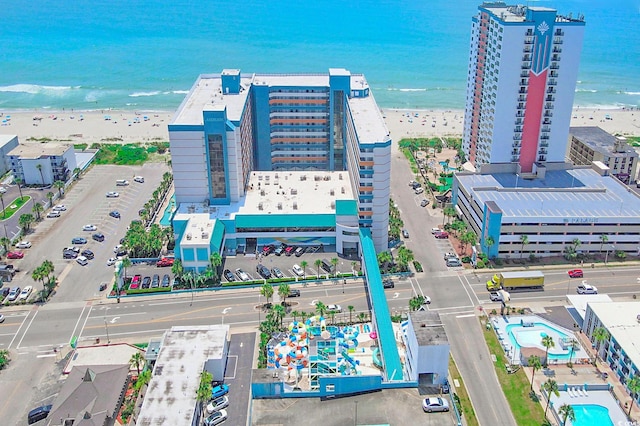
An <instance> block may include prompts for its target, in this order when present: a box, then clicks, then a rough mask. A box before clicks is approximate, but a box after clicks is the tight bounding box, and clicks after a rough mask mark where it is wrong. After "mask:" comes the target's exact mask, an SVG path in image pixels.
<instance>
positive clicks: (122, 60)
mask: <svg viewBox="0 0 640 426" xmlns="http://www.w3.org/2000/svg"><path fill="white" fill-rule="evenodd" d="M479 4H480V2H478V1H470V0H457V1H450V0H448V1H443V0H432V1H420V0H411V1H409V0H394V1H392V0H379V1H374V0H360V1H355V2H346V1H339V0H324V1H322V2H316V1H299V0H298V1H291V0H280V1H273V0H245V1H242V2H240V1H231V0H213V1H200V2H195V1H191V0H174V1H160V0H158V1H142V0H126V1H124V0H111V1H108V2H107V1H97V0H95V1H77V0H56V1H52V0H35V1H31V2H18V1H15V0H0V11H1V14H0V16H2V27H1V29H0V109H2V110H28V109H42V108H51V109H58V110H59V109H62V108H69V109H71V108H75V109H83V110H95V109H107V108H113V109H130V110H134V109H135V110H147V111H149V110H174V109H176V108H177V107H178V106H179V104H180V102H181V101H182V100H183V99H184V95H185V94H186V93H187V92H188V90H189V89H190V87H191V85H192V84H193V82H194V81H195V79H196V78H197V76H198V75H199V74H206V73H219V72H220V71H221V70H222V69H224V68H239V69H241V70H242V71H243V72H247V73H252V72H259V73H298V72H326V71H327V70H328V69H329V68H333V67H341V68H346V69H348V70H350V71H351V72H353V73H364V74H365V76H366V77H367V80H368V82H369V84H370V86H371V87H372V89H373V91H374V92H373V93H374V96H375V98H376V100H377V102H378V104H379V105H380V106H382V107H385V108H407V109H414V108H423V109H432V108H433V109H436V108H437V109H462V108H464V102H465V85H466V80H465V79H466V73H467V66H468V51H469V38H470V28H471V17H472V16H473V15H474V14H475V13H476V10H477V6H478V5H479ZM528 4H530V5H533V4H535V5H537V6H547V7H554V8H556V9H557V10H558V11H559V12H560V13H561V14H564V15H568V14H569V13H571V14H572V15H573V16H574V17H576V16H578V15H579V14H582V15H584V16H585V20H586V22H587V26H586V32H585V40H584V47H583V51H582V59H581V63H580V72H579V77H578V79H579V83H578V86H577V89H576V96H575V105H579V106H581V107H583V106H584V107H587V106H598V107H601V108H608V107H611V108H613V107H622V106H633V107H640V37H639V36H638V28H639V27H640V0H610V1H608V2H607V4H606V5H604V4H603V3H602V2H598V1H593V0H557V1H537V2H535V3H534V2H528Z"/></svg>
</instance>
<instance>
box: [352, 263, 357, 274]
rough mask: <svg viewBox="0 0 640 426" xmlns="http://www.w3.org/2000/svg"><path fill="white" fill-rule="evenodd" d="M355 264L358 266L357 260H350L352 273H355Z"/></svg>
mask: <svg viewBox="0 0 640 426" xmlns="http://www.w3.org/2000/svg"><path fill="white" fill-rule="evenodd" d="M356 266H358V262H356V261H355V260H354V261H352V262H351V270H352V271H353V274H354V275H356V272H357V271H356Z"/></svg>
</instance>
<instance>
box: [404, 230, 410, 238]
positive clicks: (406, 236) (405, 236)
mask: <svg viewBox="0 0 640 426" xmlns="http://www.w3.org/2000/svg"><path fill="white" fill-rule="evenodd" d="M402 236H403V237H404V238H409V231H407V230H406V229H403V230H402Z"/></svg>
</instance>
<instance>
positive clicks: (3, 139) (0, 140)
mask: <svg viewBox="0 0 640 426" xmlns="http://www.w3.org/2000/svg"><path fill="white" fill-rule="evenodd" d="M17 137H18V136H17V135H4V134H0V146H3V145H4V144H6V143H7V142H11V141H12V140H14V139H15V138H17Z"/></svg>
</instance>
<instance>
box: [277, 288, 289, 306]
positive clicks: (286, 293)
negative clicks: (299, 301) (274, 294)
mask: <svg viewBox="0 0 640 426" xmlns="http://www.w3.org/2000/svg"><path fill="white" fill-rule="evenodd" d="M290 291H291V287H289V284H287V283H281V284H280V285H279V286H278V296H280V300H281V301H282V305H283V306H287V296H289V292H290Z"/></svg>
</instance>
